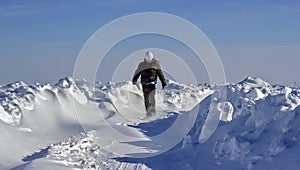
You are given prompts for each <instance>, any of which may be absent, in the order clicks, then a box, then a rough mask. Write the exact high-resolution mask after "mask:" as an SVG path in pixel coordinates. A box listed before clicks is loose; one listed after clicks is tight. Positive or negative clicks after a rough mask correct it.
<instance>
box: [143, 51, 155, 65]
mask: <svg viewBox="0 0 300 170" xmlns="http://www.w3.org/2000/svg"><path fill="white" fill-rule="evenodd" d="M153 58H154V57H153V53H152V52H150V51H147V52H146V53H145V61H146V62H147V63H151V62H152V61H153Z"/></svg>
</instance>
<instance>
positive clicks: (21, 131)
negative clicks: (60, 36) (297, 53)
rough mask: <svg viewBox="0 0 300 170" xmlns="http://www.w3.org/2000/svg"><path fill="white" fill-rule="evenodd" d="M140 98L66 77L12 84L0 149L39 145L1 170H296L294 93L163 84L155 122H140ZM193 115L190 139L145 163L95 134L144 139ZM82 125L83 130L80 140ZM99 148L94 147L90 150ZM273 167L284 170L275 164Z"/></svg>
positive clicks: (258, 82) (249, 85)
mask: <svg viewBox="0 0 300 170" xmlns="http://www.w3.org/2000/svg"><path fill="white" fill-rule="evenodd" d="M142 96H143V95H142V92H141V90H140V89H139V88H137V87H136V86H132V85H131V82H129V81H124V82H119V83H113V82H109V83H107V84H102V83H96V85H94V84H90V83H88V82H86V81H85V80H74V79H73V78H71V77H67V78H64V79H61V80H59V82H58V83H57V84H55V85H50V84H44V85H41V84H38V83H37V84H35V85H27V84H25V83H24V82H16V83H13V84H9V85H6V86H1V87H0V124H1V125H2V127H1V130H2V131H3V132H9V133H7V134H9V135H10V138H8V137H7V138H2V139H0V144H1V145H4V146H10V147H14V145H13V144H14V143H13V142H15V140H14V139H19V138H20V137H18V136H23V137H25V138H32V139H35V138H42V139H43V140H44V142H43V143H42V144H40V143H39V142H40V141H39V140H36V141H35V140H33V141H31V144H28V143H26V141H18V142H21V143H20V145H22V146H23V148H22V151H21V149H20V150H18V149H16V151H14V153H15V156H11V157H9V156H8V157H4V156H1V155H0V165H1V166H4V167H10V168H13V167H18V166H19V165H22V166H21V167H22V168H24V169H26V168H28V169H32V168H33V167H37V169H39V168H40V169H41V168H45V167H46V165H49V166H50V167H53V166H58V168H59V169H67V168H78V169H172V168H173V169H174V168H179V169H198V168H199V167H203V168H205V169H298V167H299V166H298V162H299V161H300V159H299V158H298V157H297V156H290V155H298V154H299V151H298V150H299V149H300V145H299V144H300V116H299V115H300V107H299V105H300V89H298V88H292V87H286V86H281V85H272V84H270V83H268V82H266V81H264V80H263V79H261V78H259V77H248V78H246V79H245V80H243V81H241V82H240V83H236V84H224V85H206V86H203V85H186V84H183V83H179V82H174V81H171V80H169V81H168V86H167V88H166V89H165V90H164V91H162V90H157V95H156V96H157V110H158V112H159V113H162V114H160V115H158V116H157V117H155V119H156V120H154V121H153V120H150V121H145V120H142V119H140V118H141V115H142V114H144V108H143V97H142ZM73 101H74V102H75V103H76V104H78V105H79V111H78V110H77V111H75V110H74V109H73ZM94 107H96V108H97V110H93V108H94ZM196 107H199V108H200V109H199V113H198V117H197V119H196V122H195V124H194V125H193V128H192V129H191V131H190V132H189V134H187V136H185V137H184V139H183V140H182V141H181V142H180V143H179V144H178V145H177V146H176V147H174V148H173V149H171V150H169V151H168V152H166V153H165V154H162V155H159V156H155V157H152V158H147V159H137V158H127V157H124V155H119V154H116V153H113V152H109V151H107V150H106V148H113V147H117V146H123V145H122V144H123V143H122V142H121V141H117V140H116V139H115V140H113V138H114V137H112V140H110V139H109V135H110V134H106V133H105V128H103V133H102V135H101V136H98V134H97V135H96V133H95V131H94V129H95V128H96V127H99V125H103V123H104V122H108V123H109V124H110V125H111V126H112V127H114V128H116V129H121V130H122V131H125V132H127V133H131V134H134V135H138V136H143V137H145V138H147V135H149V133H150V132H151V131H153V129H154V130H155V129H157V131H161V129H160V127H164V128H166V127H165V125H166V124H172V123H173V121H174V119H176V116H177V117H179V116H178V113H179V114H190V111H191V110H193V109H194V108H196ZM98 109H99V110H100V111H101V114H102V115H101V116H100V117H99V112H98V111H99V110H98ZM78 118H81V122H80V123H78ZM212 122H217V123H218V124H214V125H212V124H213V123H212ZM82 124H87V125H88V127H89V128H87V129H84V130H86V132H83V129H82V127H81V125H82ZM149 129H151V130H149ZM98 130H99V129H98ZM57 132H60V133H59V134H57ZM153 133H154V134H156V133H155V132H153ZM3 134H6V133H3ZM14 134H15V138H14V137H12V136H13V135H14ZM75 134H77V135H75ZM9 135H7V136H9ZM150 135H151V134H150ZM49 136H51V138H50V137H49ZM70 136H71V137H70ZM10 139H11V140H10ZM63 139H66V140H63ZM99 140H100V141H102V143H101V145H100V144H99V143H98V142H96V141H99ZM107 140H108V141H107ZM22 142H23V143H22ZM38 144H39V145H38ZM120 144H121V145H120ZM36 145H38V147H37V146H36ZM45 147H46V148H48V149H47V154H46V155H45V157H44V156H43V157H41V158H37V159H34V160H30V161H29V163H28V164H26V165H25V164H22V162H18V161H21V160H22V159H21V158H20V155H23V156H26V155H31V154H32V153H34V151H36V149H38V148H45ZM144 147H145V146H141V147H140V149H144ZM148 147H150V146H148ZM122 149H123V148H122ZM128 151H130V152H131V151H132V150H128ZM0 152H1V153H5V150H4V149H0ZM30 153H31V154H30ZM195 155H197V156H195ZM175 158H176V160H175ZM280 160H284V161H285V162H287V163H288V164H287V163H286V164H284V163H282V164H280V163H278V162H280ZM8 162H14V163H8ZM16 162H18V163H16Z"/></svg>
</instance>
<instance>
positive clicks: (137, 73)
mask: <svg viewBox="0 0 300 170" xmlns="http://www.w3.org/2000/svg"><path fill="white" fill-rule="evenodd" d="M140 75H141V64H139V66H138V68H137V69H136V70H135V72H134V75H133V78H132V84H134V85H136V82H137V80H138V79H139V77H140Z"/></svg>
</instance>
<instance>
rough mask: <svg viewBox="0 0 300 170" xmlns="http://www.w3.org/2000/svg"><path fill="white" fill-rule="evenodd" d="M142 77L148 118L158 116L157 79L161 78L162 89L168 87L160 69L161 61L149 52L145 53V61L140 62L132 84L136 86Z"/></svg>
mask: <svg viewBox="0 0 300 170" xmlns="http://www.w3.org/2000/svg"><path fill="white" fill-rule="evenodd" d="M140 76H141V84H142V88H143V93H144V102H145V108H146V112H147V117H150V116H153V115H155V114H156V111H155V85H156V83H157V77H159V79H160V81H161V84H162V88H163V89H164V88H165V87H166V85H167V83H166V79H165V77H164V75H163V73H162V70H161V68H160V64H159V61H158V60H157V59H156V58H154V57H153V53H152V52H150V51H147V52H146V53H145V59H144V61H142V62H140V64H139V66H138V68H137V69H136V71H135V72H134V75H133V78H132V84H133V85H136V83H137V80H138V79H139V77H140Z"/></svg>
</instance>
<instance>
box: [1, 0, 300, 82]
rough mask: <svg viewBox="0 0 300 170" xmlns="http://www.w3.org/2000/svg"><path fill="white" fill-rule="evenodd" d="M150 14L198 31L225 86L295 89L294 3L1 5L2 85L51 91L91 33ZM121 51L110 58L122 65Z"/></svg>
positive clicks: (299, 19)
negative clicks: (45, 86) (259, 81)
mask: <svg viewBox="0 0 300 170" xmlns="http://www.w3.org/2000/svg"><path fill="white" fill-rule="evenodd" d="M150 11H151V12H163V13H169V14H173V15H176V16H179V17H181V18H184V19H186V20H188V21H189V22H191V23H193V24H194V25H196V26H197V27H198V28H199V29H200V30H202V31H203V32H204V33H205V34H206V35H207V37H208V38H209V39H210V40H211V42H212V43H213V44H214V46H215V47H216V49H217V51H218V53H219V55H220V58H221V60H222V62H223V65H224V68H225V73H226V77H227V81H228V82H238V81H241V80H242V79H244V78H245V77H247V76H252V75H254V76H260V77H262V78H263V79H266V80H267V81H270V82H272V83H280V84H282V83H293V82H300V76H299V75H298V72H297V70H298V65H299V63H300V56H299V55H300V33H299V30H300V1H298V0H288V1H286V0H251V1H250V0H249V1H235V0H228V1H222V0H212V1H210V0H199V1H197V0H154V1H148V0H147V1H146V0H74V1H60V0H44V1H39V0H26V1H22V0H10V1H0V21H1V22H0V23H1V27H0V58H1V62H0V84H6V83H10V82H14V81H18V80H23V81H25V82H29V83H34V82H51V83H54V82H57V81H58V79H59V78H63V77H65V76H70V75H72V73H73V68H74V65H75V62H76V58H77V56H78V54H79V52H80V50H81V48H82V47H83V45H84V44H85V42H86V41H87V40H88V38H89V37H90V36H91V35H92V34H93V33H94V32H96V31H97V30H98V29H99V28H101V27H102V26H104V25H105V24H107V23H109V22H111V21H112V20H114V19H117V18H119V17H122V16H126V15H129V14H133V13H139V12H150ZM145 22H147V21H145ZM158 27H159V25H158ZM120 29H122V28H120ZM170 29H176V28H170ZM156 38H157V37H156ZM139 43H143V42H141V41H139ZM154 43H156V42H154ZM170 44H172V43H170ZM145 46H147V44H143V47H145ZM159 46H160V42H157V43H156V46H155V48H159ZM161 46H162V47H164V46H163V45H162V44H161ZM170 46H171V45H170ZM149 48H153V46H149ZM176 48H177V47H176ZM116 49H118V48H116ZM122 50H124V49H122ZM122 50H120V51H115V52H114V54H116V55H119V56H120V57H122V53H123V51H122ZM125 50H126V49H125ZM169 50H172V48H171V47H170V48H169ZM174 50H175V47H174ZM176 50H178V49H176ZM181 57H183V58H184V57H187V56H184V55H183V56H181ZM170 62H172V61H171V60H170ZM108 64H109V63H108ZM163 65H164V63H162V66H163ZM111 69H114V68H111ZM128 74H129V75H132V73H128ZM99 80H100V81H109V78H107V77H100V78H99ZM206 81H207V80H206V79H204V80H203V82H206ZM203 82H200V83H203Z"/></svg>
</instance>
